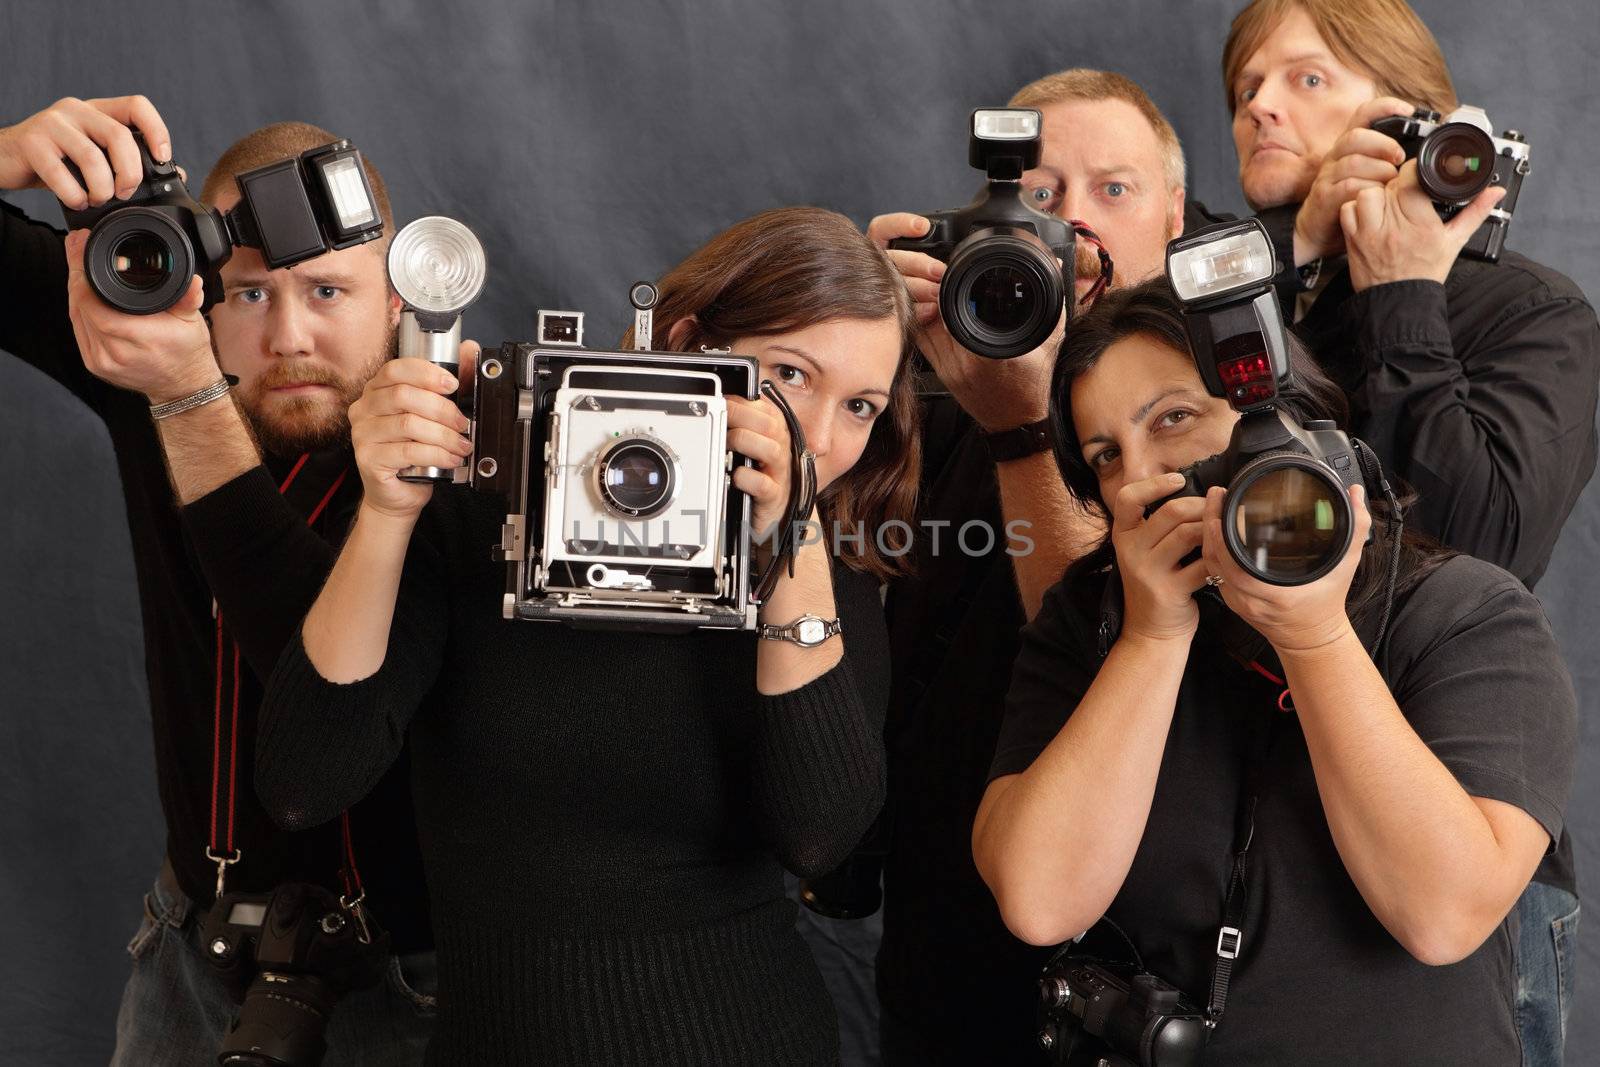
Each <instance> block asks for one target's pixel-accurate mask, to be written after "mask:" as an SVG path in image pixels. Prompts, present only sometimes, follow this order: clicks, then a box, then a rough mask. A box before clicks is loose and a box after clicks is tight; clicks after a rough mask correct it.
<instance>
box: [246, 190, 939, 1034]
mask: <svg viewBox="0 0 1600 1067" xmlns="http://www.w3.org/2000/svg"><path fill="white" fill-rule="evenodd" d="M659 288H660V301H659V303H658V305H657V309H656V319H655V324H656V331H657V334H656V335H657V336H666V337H667V338H668V346H667V347H669V348H671V349H672V350H675V351H699V350H700V349H701V348H702V347H708V348H729V347H731V348H732V349H733V351H735V352H738V353H742V354H748V355H753V356H756V357H758V358H759V360H760V363H761V371H762V376H763V377H765V378H768V379H770V380H772V381H773V382H775V383H776V384H777V386H778V388H779V389H780V390H781V391H782V393H783V395H784V396H785V397H786V399H787V400H788V402H789V404H790V406H791V407H792V408H793V410H794V412H795V414H796V416H797V418H798V421H799V424H800V425H801V427H802V429H803V430H804V432H805V436H806V442H807V445H808V447H809V448H810V449H811V450H812V451H813V452H814V453H815V455H816V457H817V484H818V486H819V490H820V495H819V506H818V513H819V517H820V519H821V520H822V521H823V522H824V524H825V525H828V526H831V525H832V524H833V523H838V524H840V525H841V526H842V527H843V528H844V529H845V530H846V531H847V532H851V531H854V530H855V529H856V528H857V526H858V525H859V526H861V527H864V529H865V531H866V533H867V536H866V537H865V538H864V539H859V540H853V541H848V542H840V543H841V544H846V545H848V546H849V548H848V550H846V551H845V553H844V554H843V555H842V557H841V558H838V559H835V558H833V557H832V556H831V555H830V552H829V546H830V544H831V543H832V539H831V538H825V539H823V541H822V542H821V543H809V544H802V545H801V547H800V548H799V549H798V552H797V555H796V559H795V566H794V569H793V571H792V573H790V574H786V575H785V576H784V577H783V578H782V579H781V580H780V581H779V584H778V586H777V588H776V590H775V591H774V592H773V594H772V595H771V596H770V597H769V598H768V600H767V601H766V603H765V604H763V605H762V608H761V616H760V617H761V621H762V622H764V623H771V624H776V625H780V626H781V625H783V624H788V623H790V622H793V621H794V620H795V619H797V618H798V617H800V616H802V615H813V616H818V617H820V618H822V619H824V620H830V621H831V620H834V619H835V618H837V620H838V623H839V630H838V636H829V637H828V638H827V639H826V640H823V641H822V642H821V643H820V644H814V645H813V644H809V643H808V644H807V645H805V646H802V645H801V644H798V643H790V642H788V641H784V640H759V641H758V640H757V639H756V638H755V637H754V636H752V635H749V634H728V633H713V632H710V631H706V630H700V631H696V632H694V633H691V634H681V635H664V634H653V633H641V632H616V631H593V630H579V629H570V628H567V627H565V626H560V625H553V624H538V623H526V624H525V623H513V622H507V621H506V620H504V619H503V618H502V617H501V610H500V606H501V597H502V595H503V593H504V575H505V571H504V566H503V564H499V563H496V562H495V561H494V560H493V559H492V558H491V554H490V549H491V547H492V546H493V545H495V544H498V543H499V540H500V532H499V531H500V525H501V523H502V522H503V521H504V512H505V507H504V504H503V503H498V502H496V501H494V500H492V499H489V498H486V497H484V496H483V495H481V494H478V493H475V492H471V491H468V490H465V489H461V488H451V487H445V488H442V489H431V488H430V487H428V486H425V485H423V486H419V485H416V484H412V483H409V482H405V481H401V480H399V479H398V478H397V471H399V470H400V469H401V468H404V467H407V466H410V465H422V466H440V467H445V468H449V467H453V466H455V465H456V464H457V463H459V462H460V459H461V457H462V456H464V455H466V454H467V452H468V451H469V449H468V447H467V445H466V441H465V439H464V438H463V437H462V436H461V433H460V431H462V430H463V429H464V428H465V420H464V419H462V418H460V417H459V414H458V412H457V411H456V409H455V407H454V405H453V404H452V403H450V402H449V401H448V400H447V399H446V398H447V397H448V395H449V394H450V393H452V392H453V391H454V388H455V386H454V382H453V380H451V381H446V378H448V377H449V376H448V375H446V374H444V373H443V372H442V371H441V370H440V369H439V368H437V367H434V366H432V365H430V364H428V363H426V362H425V361H422V360H404V359H402V360H395V361H393V362H392V363H390V364H389V365H387V366H386V367H385V369H384V370H383V371H382V372H380V373H379V375H378V376H377V377H375V378H374V379H373V381H372V383H371V384H370V385H369V386H368V387H367V390H366V392H365V394H364V395H363V397H362V399H361V400H360V401H358V402H357V403H356V404H355V405H354V406H353V407H352V409H351V426H352V436H353V440H354V444H355V452H356V459H357V462H358V464H359V467H360V471H361V476H362V479H363V483H364V488H365V498H364V500H363V502H362V505H361V508H360V512H359V515H358V518H357V520H356V523H355V526H354V527H353V529H352V532H351V535H350V538H349V540H348V542H347V543H346V546H345V549H344V552H343V554H342V555H341V556H340V559H339V562H338V564H337V566H336V567H335V569H334V571H333V574H332V575H331V577H330V578H329V580H328V584H327V586H326V588H325V589H324V591H323V593H322V595H321V596H320V598H319V599H318V600H317V602H316V604H315V606H314V607H313V608H312V610H311V612H310V614H309V615H308V616H307V618H306V620H305V623H304V626H303V630H302V635H301V638H302V639H301V641H297V642H295V643H294V645H293V646H292V647H291V649H290V650H289V651H288V652H287V653H286V654H285V657H284V659H283V660H282V661H281V662H280V664H279V666H278V670H277V672H276V673H275V675H274V677H273V680H272V684H271V686H270V692H269V695H268V698H267V701H266V705H265V707H264V709H263V713H262V715H263V719H262V726H261V734H260V740H259V752H258V759H257V779H256V784H257V788H258V790H259V791H260V792H261V794H262V797H263V799H264V800H265V801H266V803H267V806H268V808H269V809H270V810H272V811H273V812H274V813H275V814H276V816H277V817H278V818H280V819H281V820H283V821H284V822H286V823H289V824H291V825H312V824H315V823H319V822H321V821H323V820H326V819H328V818H332V817H334V816H335V815H336V814H337V813H338V812H339V811H340V810H341V809H342V808H343V807H344V806H345V805H347V804H349V803H351V802H352V801H354V800H355V799H357V798H358V797H360V796H361V794H362V793H363V792H364V791H365V790H366V789H367V787H368V786H369V785H370V783H371V782H373V781H375V780H376V779H377V777H378V776H379V775H380V774H381V773H382V771H383V770H384V769H385V768H386V767H387V766H388V765H389V764H390V763H391V762H392V761H393V760H394V759H395V757H396V754H397V753H398V751H399V749H400V744H401V740H402V738H403V737H409V740H410V742H411V749H410V751H411V754H412V755H411V758H412V763H413V769H412V776H413V785H414V791H415V794H416V800H417V819H418V828H419V833H420V835H421V840H422V847H423V854H424V858H425V861H426V867H427V877H428V885H429V891H430V896H431V900H432V906H433V923H434V928H435V931H436V934H437V943H438V946H439V1008H440V1014H439V1028H438V1032H437V1036H436V1038H435V1040H434V1043H433V1046H432V1047H431V1049H430V1056H429V1059H430V1062H435V1063H470V1064H474V1065H480V1064H488V1063H594V1064H599V1063H605V1064H610V1063H624V1062H628V1063H636V1062H648V1063H719V1064H732V1063H763V1064H767V1063H771V1064H780V1063H792V1064H816V1063H828V1062H833V1061H835V1060H836V1059H837V1057H838V1031H837V1024H836V1022H835V1020H834V1016H833V1008H832V1006H831V1004H830V1002H829V1000H828V996H827V993H826V992H825V990H824V988H823V983H822V979H821V975H820V974H819V973H818V971H817V968H816V965H815V964H814V963H813V961H812V959H811V957H810V954H809V952H808V950H807V948H806V946H805V944H804V943H803V942H802V941H801V939H800V938H799V936H798V935H797V934H796V932H795V928H794V915H795V913H794V905H793V904H792V903H791V902H790V901H789V900H788V899H786V898H785V896H784V883H783V869H785V868H787V869H788V870H790V871H793V872H795V873H797V874H800V875H802V876H805V875H818V874H822V873H825V872H827V871H829V870H831V869H832V868H833V867H834V866H836V865H837V864H838V863H839V861H840V860H841V859H843V857H844V856H845V855H846V854H847V853H848V852H849V850H850V849H851V848H852V847H853V846H854V845H855V844H856V842H857V841H858V840H859V838H860V837H861V835H862V833H863V832H864V831H865V830H866V829H867V827H868V825H869V824H870V823H871V822H872V820H873V817H874V816H875V815H876V814H877V811H878V808H879V806H880V805H881V803H882V799H883V790H884V780H883V779H884V771H883V754H882V741H881V726H882V715H883V705H884V702H885V700H886V699H887V684H888V683H887V677H886V672H887V667H886V661H887V647H886V646H887V639H886V637H885V633H884V627H883V619H882V614H881V607H880V602H879V598H878V584H879V581H880V579H881V578H882V577H885V576H887V575H889V574H891V573H893V571H894V569H895V560H894V558H893V557H892V556H891V555H889V554H888V553H886V552H885V551H884V550H883V549H882V547H880V544H879V543H878V542H877V540H876V538H875V537H874V536H873V535H874V533H875V532H876V531H877V529H878V528H879V527H880V526H881V525H882V524H883V523H885V522H889V521H892V520H897V519H898V520H901V521H904V520H905V519H907V518H909V512H910V509H911V506H912V501H913V499H914V495H915V487H916V478H917V468H918V458H917V456H918V452H917V447H916V442H917V434H916V409H915V403H914V398H913V395H912V392H911V388H912V387H911V381H910V378H909V371H908V369H907V366H906V359H905V354H906V349H907V331H908V326H909V316H910V310H909V305H908V301H907V297H906V295H905V290H904V285H903V283H902V282H901V280H900V278H899V275H898V274H896V273H895V271H894V269H893V267H892V266H890V264H889V263H888V261H887V260H886V259H885V258H884V257H883V255H882V254H881V253H880V252H879V251H878V250H877V249H876V248H875V247H873V246H872V245H871V243H870V242H869V241H868V240H867V239H866V238H865V237H863V236H862V235H861V234H860V233H859V232H857V231H856V230H855V228H854V227H853V226H852V225H851V224H850V222H849V221H848V220H847V219H844V218H843V217H841V216H839V215H835V214H833V213H831V212H826V211H822V210H819V209H812V208H793V209H784V210H780V211H773V212H767V213H765V214H762V215H758V216H756V217H754V218H752V219H749V220H747V221H745V222H743V223H740V224H738V225H737V226H734V227H733V228H732V229H730V230H728V231H727V232H725V233H723V234H721V235H720V236H718V237H716V238H714V239H713V240H712V241H711V242H710V243H709V244H707V245H706V246H705V247H704V248H702V249H700V250H699V251H698V252H696V253H694V254H693V255H692V256H690V257H689V259H687V260H686V261H684V262H683V263H682V264H680V265H679V266H678V267H677V268H675V269H674V270H673V271H672V272H670V273H669V274H668V275H667V276H666V277H665V278H663V279H662V281H661V284H660V287H659ZM729 409H730V410H729V419H728V425H729V432H728V445H729V447H730V448H732V449H733V450H735V451H737V452H739V453H742V454H744V455H745V456H748V457H750V458H751V459H753V460H755V461H756V464H757V465H756V466H755V467H751V468H739V469H736V470H735V472H734V479H735V483H736V484H737V486H738V487H739V488H740V489H742V490H744V491H745V492H747V493H748V494H750V496H751V498H752V500H753V502H754V508H753V511H754V515H753V520H752V522H753V526H754V527H755V528H756V529H757V530H763V529H766V528H767V527H768V526H769V525H771V524H774V523H776V522H778V521H780V520H781V519H782V517H783V515H784V511H785V508H786V506H787V503H788V500H789V488H790V486H789V482H790V477H791V474H790V459H789V457H790V441H789V434H788V431H787V429H786V427H785V422H784V420H783V418H782V417H781V416H780V413H779V411H778V409H777V408H776V406H774V405H773V404H772V403H771V401H768V400H761V401H756V402H750V401H746V400H744V399H742V398H737V397H735V398H730V400H729ZM430 494H431V495H432V497H433V499H432V503H431V506H428V507H426V508H425V507H424V505H425V504H428V503H429V497H430ZM802 540H809V539H802ZM846 648H848V655H847V654H846V653H845V649H846Z"/></svg>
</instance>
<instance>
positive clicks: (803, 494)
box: [753, 378, 817, 604]
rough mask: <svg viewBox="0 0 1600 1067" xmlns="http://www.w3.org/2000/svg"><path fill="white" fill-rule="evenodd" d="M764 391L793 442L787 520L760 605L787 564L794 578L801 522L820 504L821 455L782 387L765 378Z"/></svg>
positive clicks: (758, 591) (759, 593)
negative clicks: (813, 448)
mask: <svg viewBox="0 0 1600 1067" xmlns="http://www.w3.org/2000/svg"><path fill="white" fill-rule="evenodd" d="M760 393H761V395H762V396H764V397H766V398H767V399H768V400H770V401H772V402H773V404H775V405H777V408H778V411H779V412H781V413H782V414H783V421H784V423H785V424H786V425H787V426H788V427H789V444H790V459H789V463H790V467H789V506H788V508H787V509H786V510H785V512H784V516H783V521H782V522H781V523H779V526H778V532H777V535H776V538H775V540H774V543H773V548H772V560H771V562H769V563H768V564H767V569H766V571H765V573H763V574H762V575H761V579H760V581H759V583H758V584H757V586H756V591H755V593H754V594H753V596H754V599H755V601H756V602H757V603H758V604H764V603H766V601H767V598H768V597H770V596H771V595H772V590H773V589H775V588H776V587H777V585H778V578H779V575H780V574H781V573H782V569H783V568H784V567H787V568H788V570H789V576H790V577H791V578H792V577H794V558H795V554H796V552H797V551H798V546H797V544H796V542H797V541H798V540H799V536H800V524H801V523H803V522H805V521H806V520H807V519H809V518H810V517H811V509H812V508H813V507H815V506H816V503H817V457H816V456H815V455H813V454H812V452H811V449H809V448H807V447H806V432H805V430H804V429H803V428H802V427H801V426H800V420H799V419H798V418H797V417H796V416H795V413H794V409H793V408H791V407H790V406H789V402H788V401H787V400H785V399H784V398H783V393H781V392H780V391H779V390H778V387H777V386H775V385H773V384H772V382H771V381H769V380H767V379H765V378H763V379H762V380H761V387H760Z"/></svg>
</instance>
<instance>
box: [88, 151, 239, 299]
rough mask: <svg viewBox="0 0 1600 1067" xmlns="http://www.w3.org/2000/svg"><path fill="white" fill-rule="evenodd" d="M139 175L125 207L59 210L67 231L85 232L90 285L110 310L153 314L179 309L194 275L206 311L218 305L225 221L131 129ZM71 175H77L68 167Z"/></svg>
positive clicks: (228, 249)
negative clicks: (200, 286) (154, 156)
mask: <svg viewBox="0 0 1600 1067" xmlns="http://www.w3.org/2000/svg"><path fill="white" fill-rule="evenodd" d="M133 140H134V143H135V144H136V145H138V148H139V163H140V166H141V167H142V168H143V177H142V178H141V179H140V181H139V187H138V188H137V189H135V190H134V191H133V195H132V196H130V197H128V199H127V200H125V201H119V200H109V201H107V202H106V203H104V204H102V205H100V206H99V207H89V208H84V209H82V210H79V211H74V210H72V209H71V208H63V209H62V211H61V215H62V218H64V219H65V220H66V224H67V229H69V230H81V229H88V230H89V242H88V244H87V245H86V246H85V247H84V250H83V262H84V268H85V270H86V272H87V274H88V277H89V284H90V286H91V287H93V289H94V291H95V292H96V293H98V294H99V295H100V298H101V299H102V300H105V301H106V303H108V304H110V305H111V306H112V307H115V308H118V309H119V310H121V311H127V312H130V313H133V314H154V313H155V312H157V311H164V310H166V309H167V308H169V307H171V306H172V305H173V304H175V303H177V302H178V300H179V298H181V297H182V296H183V294H184V293H185V292H186V291H187V290H188V288H189V279H190V278H191V277H192V276H194V275H196V274H198V275H200V277H201V279H202V280H203V281H204V283H205V307H207V308H210V307H211V306H212V305H214V304H217V303H219V302H220V301H221V300H222V277H221V275H220V274H219V273H218V271H220V270H221V269H222V265H223V264H224V263H226V262H228V259H229V258H230V257H231V256H232V255H233V240H232V238H231V236H230V235H229V233H228V227H227V224H226V223H225V222H224V221H223V218H222V215H221V214H220V213H218V212H216V211H213V210H212V209H210V208H208V207H206V206H205V205H203V204H201V203H200V202H199V201H198V200H196V199H195V198H194V197H192V196H190V195H189V189H188V187H187V186H185V185H184V183H183V177H182V176H181V175H180V174H179V173H178V165H177V164H176V163H175V162H173V161H171V160H168V161H167V162H165V163H157V162H156V161H155V160H154V159H152V158H151V157H150V149H149V148H148V147H147V146H146V145H145V143H144V136H143V135H142V134H141V133H139V131H137V130H135V131H133ZM66 163H67V166H68V168H69V169H71V170H72V173H73V176H74V177H75V178H78V179H79V181H80V182H81V181H82V175H81V174H79V172H78V170H77V168H76V167H75V166H73V164H72V161H71V160H67V161H66Z"/></svg>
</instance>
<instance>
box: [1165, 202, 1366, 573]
mask: <svg viewBox="0 0 1600 1067" xmlns="http://www.w3.org/2000/svg"><path fill="white" fill-rule="evenodd" d="M1275 273H1276V261H1275V259H1274V254H1273V249H1272V242H1271V241H1270V240H1269V239H1268V237H1267V232H1266V230H1265V229H1263V228H1262V226H1261V223H1259V222H1257V221H1256V220H1255V219H1246V220H1244V221H1243V222H1228V223H1221V224H1219V225H1215V226H1208V227H1206V228H1204V229H1201V230H1197V231H1195V232H1193V233H1191V234H1186V235H1185V236H1182V237H1178V238H1175V239H1174V240H1172V241H1170V242H1168V244H1167V278H1168V280H1169V281H1170V282H1171V284H1172V288H1173V291H1174V292H1175V293H1176V294H1177V295H1178V299H1179V300H1181V301H1182V302H1183V305H1184V316H1183V317H1184V325H1185V327H1186V328H1187V330H1188V334H1189V347H1190V350H1191V352H1192V353H1193V355H1194V360H1195V364H1196V365H1197V366H1198V367H1199V369H1200V376H1201V377H1202V378H1204V379H1205V383H1206V388H1207V390H1208V391H1209V392H1210V393H1211V395H1212V396H1219V397H1226V398H1227V401H1228V403H1229V404H1231V405H1232V406H1233V408H1234V410H1235V411H1238V412H1239V413H1240V419H1239V421H1238V423H1237V424H1235V426H1234V430H1233V438H1232V440H1231V441H1229V443H1228V447H1227V449H1226V451H1223V452H1220V453H1218V454H1217V455H1215V456H1211V457H1209V458H1207V459H1203V460H1201V461H1199V462H1198V463H1194V464H1191V465H1190V466H1188V467H1185V468H1184V469H1183V470H1182V471H1181V473H1182V474H1183V476H1184V486H1183V488H1182V489H1179V490H1178V491H1177V492H1175V493H1173V494H1172V495H1171V496H1167V497H1163V498H1162V499H1161V500H1158V501H1156V502H1155V503H1154V504H1151V505H1150V506H1149V507H1148V508H1146V509H1145V514H1146V516H1149V515H1152V514H1154V513H1155V511H1156V509H1158V508H1159V507H1161V505H1163V504H1165V503H1166V502H1167V501H1168V500H1171V499H1173V498H1174V497H1179V496H1204V495H1205V494H1206V491H1207V490H1208V489H1209V488H1210V487H1211V486H1213V485H1222V486H1226V487H1227V489H1228V498H1227V502H1226V504H1224V506H1223V514H1222V532H1223V537H1224V538H1225V540H1226V542H1227V548H1228V553H1229V554H1230V555H1231V556H1232V557H1233V558H1234V560H1235V561H1236V562H1237V563H1238V564H1239V566H1241V567H1243V568H1244V569H1245V570H1246V571H1247V572H1249V573H1250V574H1252V575H1254V576H1255V577H1257V578H1259V579H1261V580H1262V581H1264V582H1270V583H1272V584H1273V585H1304V584H1306V583H1309V582H1314V581H1316V580H1317V579H1318V578H1321V577H1322V576H1323V575H1324V574H1327V573H1328V572H1329V571H1331V570H1333V568H1334V567H1336V566H1338V564H1339V561H1340V560H1341V559H1343V558H1344V554H1345V552H1346V550H1347V549H1348V548H1349V547H1350V539H1351V537H1352V536H1354V531H1355V513H1354V511H1353V509H1352V507H1351V504H1350V498H1349V496H1348V490H1349V487H1350V486H1353V485H1357V484H1359V483H1361V482H1362V481H1363V478H1362V471H1361V465H1360V464H1359V463H1358V462H1357V456H1356V454H1355V450H1354V448H1353V447H1352V444H1351V441H1350V438H1349V437H1347V436H1346V435H1345V434H1344V433H1343V432H1342V431H1340V430H1339V429H1338V427H1337V426H1336V425H1335V424H1334V423H1332V422H1328V421H1323V420H1317V421H1313V422H1307V423H1306V424H1305V425H1304V426H1302V425H1300V424H1299V422H1297V421H1296V420H1295V419H1294V417H1293V416H1291V415H1290V414H1289V413H1288V412H1286V411H1284V410H1283V409H1282V408H1281V407H1280V406H1279V397H1280V394H1281V392H1282V390H1283V389H1284V388H1285V387H1287V386H1288V385H1290V384H1291V381H1290V373H1289V352H1288V344H1287V340H1286V335H1285V331H1284V325H1283V318H1282V316H1281V314H1280V313H1279V311H1278V304H1277V297H1276V295H1275V294H1274V293H1273V291H1272V278H1273V275H1274V274H1275Z"/></svg>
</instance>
